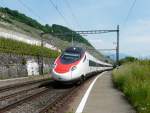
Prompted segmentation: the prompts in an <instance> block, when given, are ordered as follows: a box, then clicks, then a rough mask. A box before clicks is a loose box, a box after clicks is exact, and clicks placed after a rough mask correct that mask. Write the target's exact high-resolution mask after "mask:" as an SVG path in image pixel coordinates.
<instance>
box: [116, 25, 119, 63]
mask: <svg viewBox="0 0 150 113" xmlns="http://www.w3.org/2000/svg"><path fill="white" fill-rule="evenodd" d="M118 65H119V25H117V47H116V66H118Z"/></svg>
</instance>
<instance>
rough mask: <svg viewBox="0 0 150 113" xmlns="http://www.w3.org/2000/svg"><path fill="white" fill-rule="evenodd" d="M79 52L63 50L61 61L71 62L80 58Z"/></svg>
mask: <svg viewBox="0 0 150 113" xmlns="http://www.w3.org/2000/svg"><path fill="white" fill-rule="evenodd" d="M80 57H81V56H80V54H77V53H68V52H64V53H63V54H62V56H61V62H62V63H64V64H68V63H73V62H75V61H77V60H79V59H80Z"/></svg>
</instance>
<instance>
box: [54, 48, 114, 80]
mask: <svg viewBox="0 0 150 113" xmlns="http://www.w3.org/2000/svg"><path fill="white" fill-rule="evenodd" d="M109 69H112V65H111V64H108V63H105V62H102V61H100V60H97V59H96V58H95V57H93V56H92V55H91V54H89V53H88V52H87V51H85V50H84V49H83V48H80V47H69V48H67V49H66V50H65V51H64V52H63V53H62V54H61V55H60V56H59V57H58V58H57V59H56V60H55V62H54V67H53V69H52V79H53V80H55V81H60V82H74V81H79V80H80V81H83V80H84V79H85V78H86V77H88V76H89V75H91V74H93V73H98V72H101V71H105V70H109Z"/></svg>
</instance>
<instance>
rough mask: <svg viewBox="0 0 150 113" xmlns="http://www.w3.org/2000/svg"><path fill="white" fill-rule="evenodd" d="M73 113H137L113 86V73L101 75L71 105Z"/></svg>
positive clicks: (70, 110)
mask: <svg viewBox="0 0 150 113" xmlns="http://www.w3.org/2000/svg"><path fill="white" fill-rule="evenodd" d="M67 112H73V113H136V112H135V110H134V109H133V107H132V106H131V105H130V104H129V103H128V101H127V100H126V99H125V97H124V95H123V93H122V92H120V91H118V90H117V89H116V88H114V86H113V82H112V76H111V71H109V72H103V73H102V74H99V75H98V76H97V77H96V78H95V79H94V80H93V81H92V82H91V83H90V84H88V86H87V88H86V90H85V91H82V92H80V93H79V95H78V97H77V98H76V99H74V101H73V102H72V103H71V104H70V107H69V110H68V111H67Z"/></svg>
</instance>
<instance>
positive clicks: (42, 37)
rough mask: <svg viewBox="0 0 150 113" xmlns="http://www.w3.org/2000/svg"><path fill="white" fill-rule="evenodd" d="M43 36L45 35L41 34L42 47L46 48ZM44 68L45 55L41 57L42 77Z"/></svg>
mask: <svg viewBox="0 0 150 113" xmlns="http://www.w3.org/2000/svg"><path fill="white" fill-rule="evenodd" d="M43 35H44V33H41V47H43V46H44V40H43ZM42 53H43V52H42V51H41V54H42ZM43 68H44V66H43V54H42V56H41V75H43V74H44V72H43Z"/></svg>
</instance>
